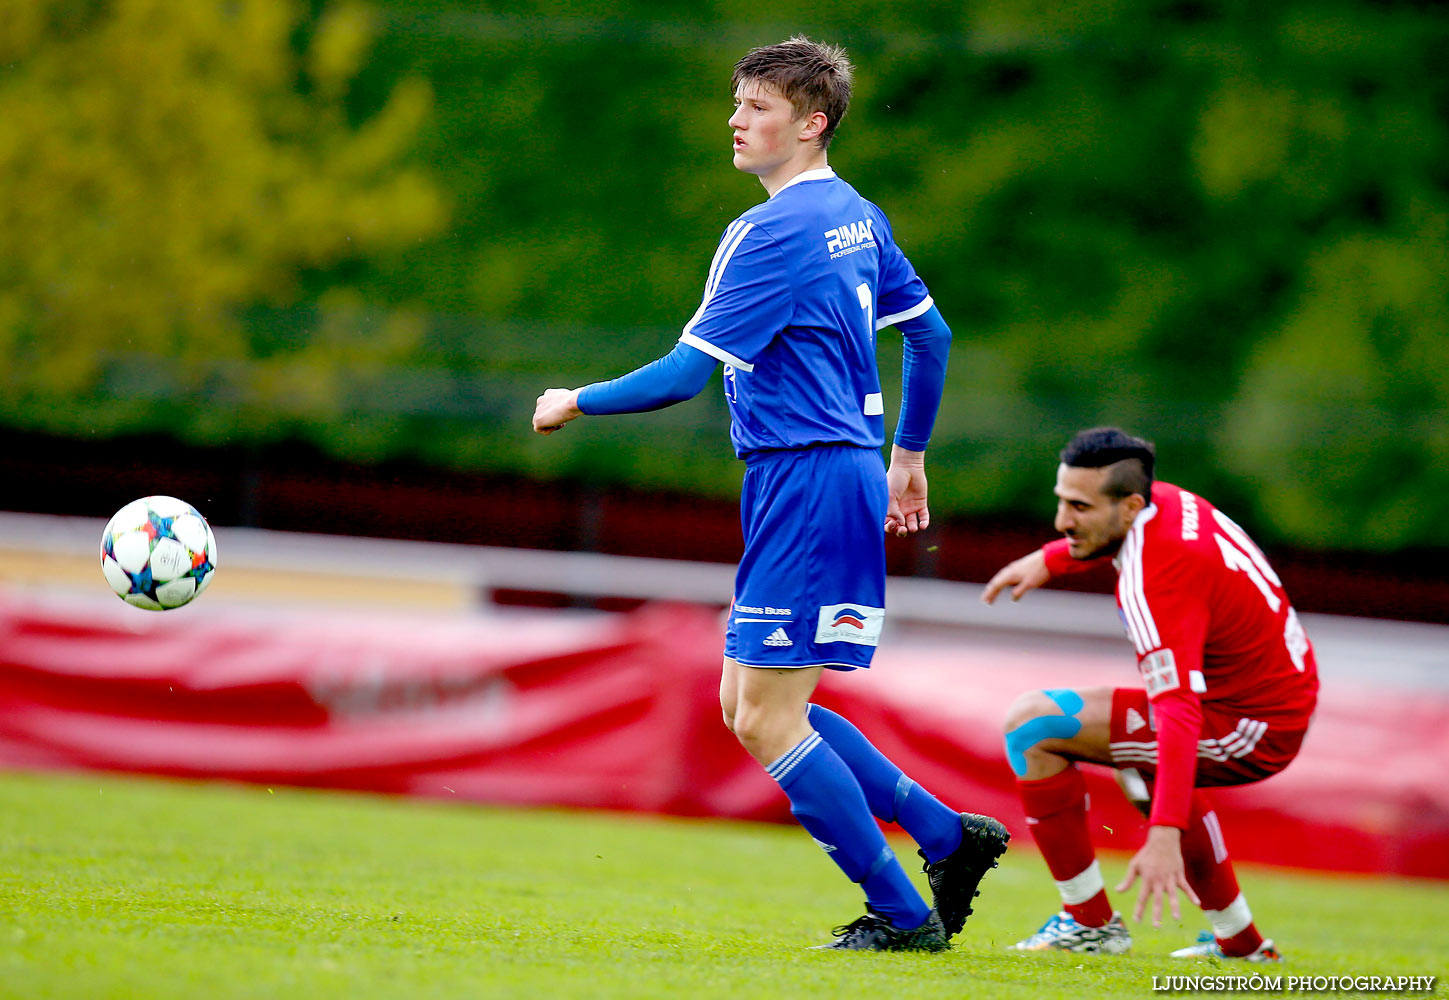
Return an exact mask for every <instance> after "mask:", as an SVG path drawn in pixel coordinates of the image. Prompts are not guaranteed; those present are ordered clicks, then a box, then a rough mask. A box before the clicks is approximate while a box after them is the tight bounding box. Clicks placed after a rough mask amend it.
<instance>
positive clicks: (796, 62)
mask: <svg viewBox="0 0 1449 1000" xmlns="http://www.w3.org/2000/svg"><path fill="white" fill-rule="evenodd" d="M854 74H855V67H854V66H852V65H851V64H850V59H849V57H848V56H846V54H845V50H844V49H842V48H841V47H840V46H838V45H828V44H825V43H823V42H813V41H811V40H810V39H808V38H806V37H805V36H803V35H796V36H795V37H793V38H790V39H787V40H786V41H783V42H777V43H776V44H774V45H762V46H760V47H759V48H754V49H750V51H748V52H746V53H745V54H744V56H742V57H741V58H740V61H739V62H737V63H735V72H734V75H733V76H732V77H731V78H730V92H731V93H738V91H739V89H740V84H742V83H746V82H757V83H762V84H765V85H766V86H768V87H769V88H770V89H772V90H774V91H775V92H777V93H778V94H779V95H780V96H781V97H783V98H785V100H787V101H789V102H790V107H792V108H793V109H794V110H795V117H796V118H804V117H805V116H806V115H809V114H813V113H814V112H816V111H820V112H823V113H824V115H825V120H826V124H825V130H824V131H823V132H821V133H820V135H819V136H818V137H817V138H816V140H815V141H816V142H817V143H819V144H820V148H821V149H825V148H826V147H827V146H829V145H830V140H831V139H833V138H834V137H835V129H836V126H838V125H839V124H840V120H841V119H842V118H844V117H845V111H846V109H847V108H848V107H850V83H851V79H852V77H853V76H854Z"/></svg>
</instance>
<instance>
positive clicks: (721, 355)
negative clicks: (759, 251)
mask: <svg viewBox="0 0 1449 1000" xmlns="http://www.w3.org/2000/svg"><path fill="white" fill-rule="evenodd" d="M754 228H755V224H754V223H753V222H743V221H740V220H738V219H737V220H735V221H734V222H732V223H730V226H729V228H728V229H726V230H725V233H724V236H723V237H722V238H721V239H720V242H719V249H718V250H716V251H715V252H714V259H713V260H712V261H710V264H709V277H708V278H707V279H705V283H704V299H703V301H701V302H700V304H699V308H698V309H696V310H695V311H694V315H693V316H691V317H690V319H689V322H688V323H686V324H684V332H683V333H682V334H680V337H679V339H680V340H681V341H683V342H684V343H686V344H688V345H689V346H690V347H696V348H698V349H699V350H701V351H703V352H704V353H705V354H708V355H709V356H710V357H712V358H714V359H716V360H717V361H723V362H724V363H725V364H727V365H734V366H735V367H736V368H738V369H739V370H740V371H742V372H752V371H754V370H755V366H754V365H753V364H751V363H750V362H748V361H744V360H742V359H740V358H737V357H735V356H734V355H733V354H731V353H730V352H729V351H726V350H724V349H723V348H720V347H716V346H714V345H713V344H711V343H710V342H709V341H707V340H705V339H703V338H702V337H697V336H695V335H694V334H693V333H692V332H691V331H693V330H694V328H695V326H696V325H697V324H698V323H699V321H700V319H701V318H703V316H704V311H705V310H706V309H708V308H709V300H710V299H712V298H714V293H715V292H716V291H718V290H719V283H720V279H722V278H723V277H724V272H725V268H726V267H728V266H729V263H730V258H731V257H733V256H734V255H735V251H736V250H738V249H739V247H740V243H742V242H743V241H744V238H745V237H746V236H748V235H749V233H750V230H751V229H754Z"/></svg>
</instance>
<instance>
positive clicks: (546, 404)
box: [533, 389, 583, 434]
mask: <svg viewBox="0 0 1449 1000" xmlns="http://www.w3.org/2000/svg"><path fill="white" fill-rule="evenodd" d="M582 415H583V411H582V410H580V409H579V390H577V389H545V390H543V395H542V396H539V397H538V402H537V403H535V404H534V407H533V429H534V430H535V431H536V432H538V433H539V434H552V433H553V432H554V431H556V430H559V429H560V428H562V427H563V425H564V424H566V423H568V422H569V421H570V420H573V419H575V418H576V417H579V416H582Z"/></svg>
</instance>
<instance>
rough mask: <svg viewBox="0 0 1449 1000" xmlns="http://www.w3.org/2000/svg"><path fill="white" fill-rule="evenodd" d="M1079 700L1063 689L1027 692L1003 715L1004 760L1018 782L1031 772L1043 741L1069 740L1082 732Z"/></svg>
mask: <svg viewBox="0 0 1449 1000" xmlns="http://www.w3.org/2000/svg"><path fill="white" fill-rule="evenodd" d="M1083 704H1084V703H1083V701H1082V696H1081V695H1080V694H1078V693H1077V692H1075V691H1071V690H1068V689H1065V688H1059V689H1053V690H1048V691H1028V692H1026V693H1024V694H1022V695H1020V696H1019V697H1018V698H1017V699H1016V701H1015V702H1013V703H1012V705H1011V707H1010V708H1009V709H1008V710H1007V713H1006V726H1005V730H1006V759H1007V763H1009V764H1010V765H1011V770H1012V771H1013V772H1014V773H1015V774H1016V776H1017V777H1018V778H1021V777H1025V776H1027V775H1028V773H1030V772H1031V771H1032V770H1033V760H1039V758H1040V757H1041V755H1042V754H1043V753H1044V752H1045V751H1043V750H1042V748H1041V746H1040V744H1041V743H1043V742H1044V741H1046V740H1070V739H1071V738H1072V737H1074V736H1076V735H1077V734H1078V733H1079V732H1081V730H1082V721H1081V719H1080V718H1078V713H1080V712H1081V710H1082V707H1083Z"/></svg>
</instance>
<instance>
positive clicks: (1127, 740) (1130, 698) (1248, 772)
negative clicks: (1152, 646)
mask: <svg viewBox="0 0 1449 1000" xmlns="http://www.w3.org/2000/svg"><path fill="white" fill-rule="evenodd" d="M1309 718H1310V716H1308V715H1288V716H1272V717H1271V718H1269V719H1266V720H1263V719H1250V718H1247V717H1245V716H1244V715H1242V713H1240V712H1226V711H1223V710H1222V709H1220V708H1219V707H1217V706H1216V705H1214V704H1213V703H1212V702H1204V703H1203V706H1202V733H1201V735H1200V736H1199V737H1198V741H1197V779H1196V780H1195V781H1194V782H1193V784H1194V785H1196V786H1197V787H1198V788H1212V787H1216V786H1223V785H1246V784H1250V783H1252V782H1254V781H1262V780H1263V779H1264V778H1267V777H1269V776H1271V775H1274V774H1277V773H1278V772H1279V771H1281V770H1283V768H1285V767H1287V766H1288V765H1289V764H1290V763H1291V762H1292V760H1293V758H1294V757H1296V756H1297V755H1298V748H1299V747H1300V746H1302V745H1303V736H1304V734H1305V733H1307V732H1308V720H1309ZM1110 740H1111V750H1112V766H1113V767H1119V768H1127V767H1132V768H1136V769H1138V770H1139V771H1142V772H1143V773H1144V775H1146V776H1149V777H1150V776H1151V775H1153V774H1155V773H1156V772H1157V722H1156V719H1155V718H1154V713H1153V711H1152V706H1151V705H1149V704H1148V702H1147V692H1146V691H1144V690H1143V689H1142V688H1116V689H1115V690H1113V692H1112V730H1111V736H1110Z"/></svg>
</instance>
